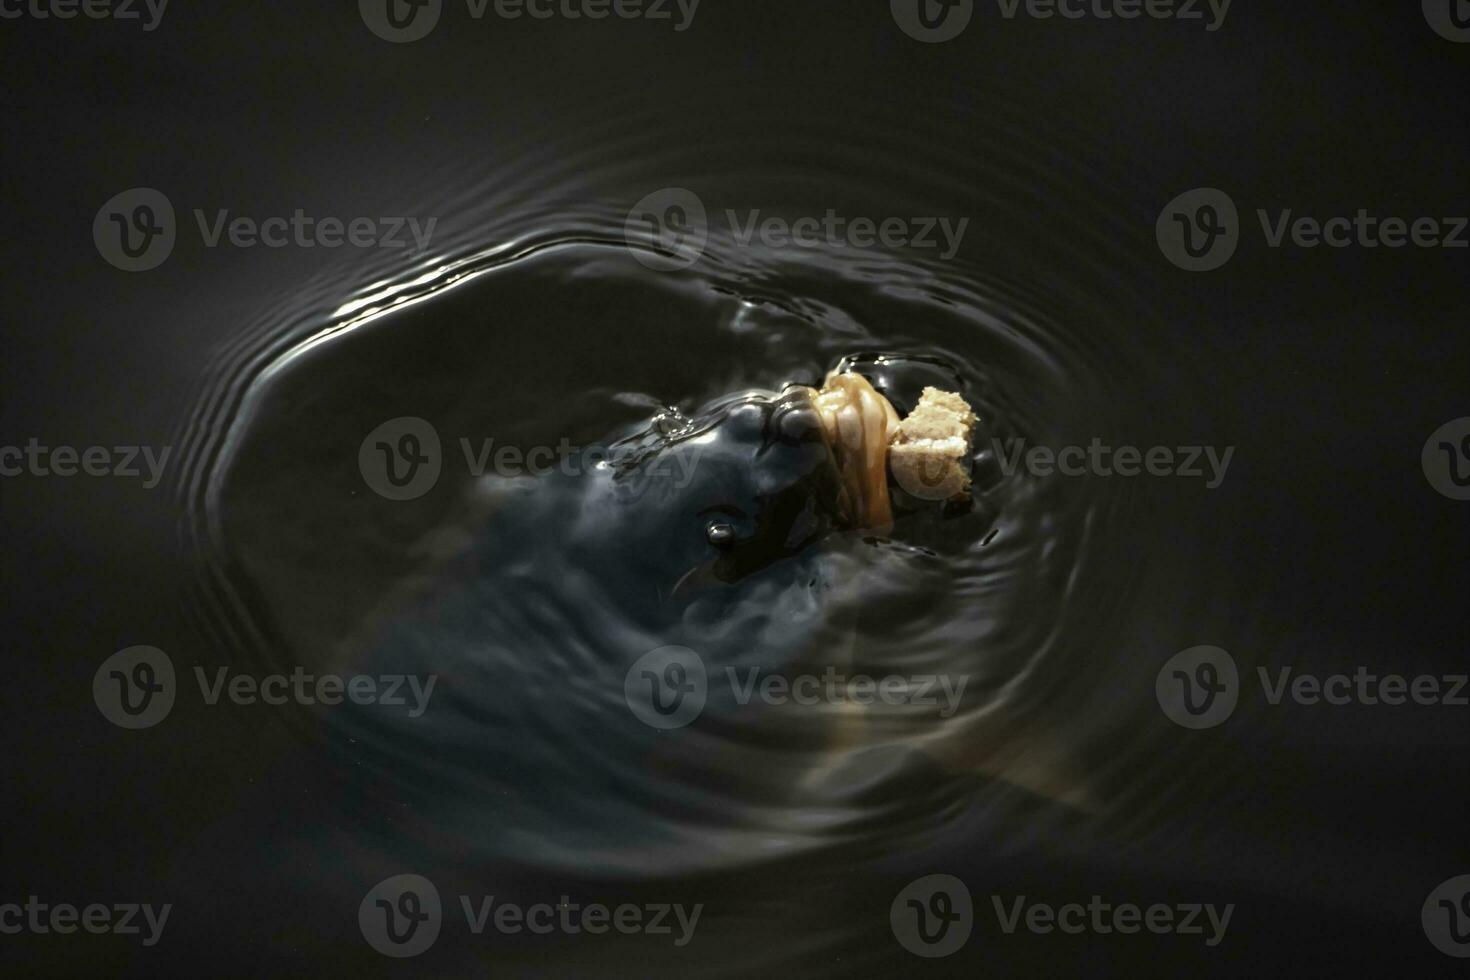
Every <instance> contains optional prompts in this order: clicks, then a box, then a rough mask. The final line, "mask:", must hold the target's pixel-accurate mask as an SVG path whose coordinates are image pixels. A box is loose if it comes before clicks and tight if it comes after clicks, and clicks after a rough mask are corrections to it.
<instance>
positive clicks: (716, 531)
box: [704, 521, 735, 548]
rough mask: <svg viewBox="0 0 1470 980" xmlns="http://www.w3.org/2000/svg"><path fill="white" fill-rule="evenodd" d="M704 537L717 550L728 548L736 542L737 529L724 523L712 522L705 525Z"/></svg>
mask: <svg viewBox="0 0 1470 980" xmlns="http://www.w3.org/2000/svg"><path fill="white" fill-rule="evenodd" d="M704 536H705V539H706V540H708V541H709V543H710V544H712V545H714V546H715V547H716V548H728V547H729V546H730V545H731V544H734V542H735V528H733V527H731V526H730V525H729V524H726V523H725V522H724V521H710V522H709V523H708V524H707V525H705V528H704Z"/></svg>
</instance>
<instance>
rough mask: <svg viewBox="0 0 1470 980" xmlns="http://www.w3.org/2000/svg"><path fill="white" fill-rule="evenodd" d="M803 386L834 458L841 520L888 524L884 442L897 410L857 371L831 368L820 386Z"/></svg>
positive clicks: (895, 424) (877, 526)
mask: <svg viewBox="0 0 1470 980" xmlns="http://www.w3.org/2000/svg"><path fill="white" fill-rule="evenodd" d="M802 390H803V391H805V392H807V394H808V397H809V398H810V399H811V403H812V407H813V408H814V409H816V412H817V417H818V418H819V419H820V420H821V423H822V438H823V439H824V440H825V441H826V443H827V447H828V448H829V449H830V450H831V451H832V457H833V459H834V460H835V462H836V464H837V473H838V478H839V493H838V506H839V508H840V510H841V512H842V514H843V516H844V518H845V520H846V522H847V523H848V524H849V525H851V526H852V527H856V528H873V529H887V528H889V527H891V526H892V525H893V503H892V501H891V499H890V498H889V495H888V443H889V442H890V441H891V440H892V438H893V434H894V432H895V431H896V430H897V429H898V421H899V420H898V412H897V411H896V410H895V409H894V407H893V405H892V404H890V403H889V401H888V399H887V398H884V397H883V396H882V395H881V394H879V393H878V390H877V389H876V388H874V387H873V385H872V384H871V383H870V382H869V381H868V379H867V378H865V377H863V376H862V375H860V374H853V373H851V372H840V373H839V372H837V371H833V372H832V373H831V374H828V375H827V379H826V380H825V381H824V382H823V383H822V387H821V388H820V389H817V388H804V389H802Z"/></svg>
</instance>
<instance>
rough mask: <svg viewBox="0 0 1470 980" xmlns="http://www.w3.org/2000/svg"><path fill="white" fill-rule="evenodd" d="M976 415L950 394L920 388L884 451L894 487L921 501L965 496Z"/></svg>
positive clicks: (963, 402)
mask: <svg viewBox="0 0 1470 980" xmlns="http://www.w3.org/2000/svg"><path fill="white" fill-rule="evenodd" d="M978 421H979V419H978V418H976V416H975V412H974V411H973V410H972V409H971V408H970V406H969V404H968V403H967V402H966V401H965V400H964V399H963V398H961V397H960V396H959V395H957V394H955V393H954V392H952V391H940V390H939V389H938V388H925V389H924V392H923V394H922V395H921V396H920V397H919V403H918V404H917V405H915V406H914V410H913V411H912V412H910V413H909V415H908V417H907V418H905V419H904V420H903V421H902V422H900V423H899V424H898V428H897V430H896V431H895V432H894V433H893V439H892V442H891V443H890V444H889V446H888V469H889V471H890V472H892V473H893V478H894V480H896V481H897V482H898V485H899V486H901V487H903V488H904V490H906V491H908V492H909V493H910V494H912V495H913V496H915V497H918V498H920V499H921V500H948V499H950V498H952V497H963V496H966V495H967V494H968V493H969V491H970V450H971V444H972V439H973V436H974V432H975V423H976V422H978Z"/></svg>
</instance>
